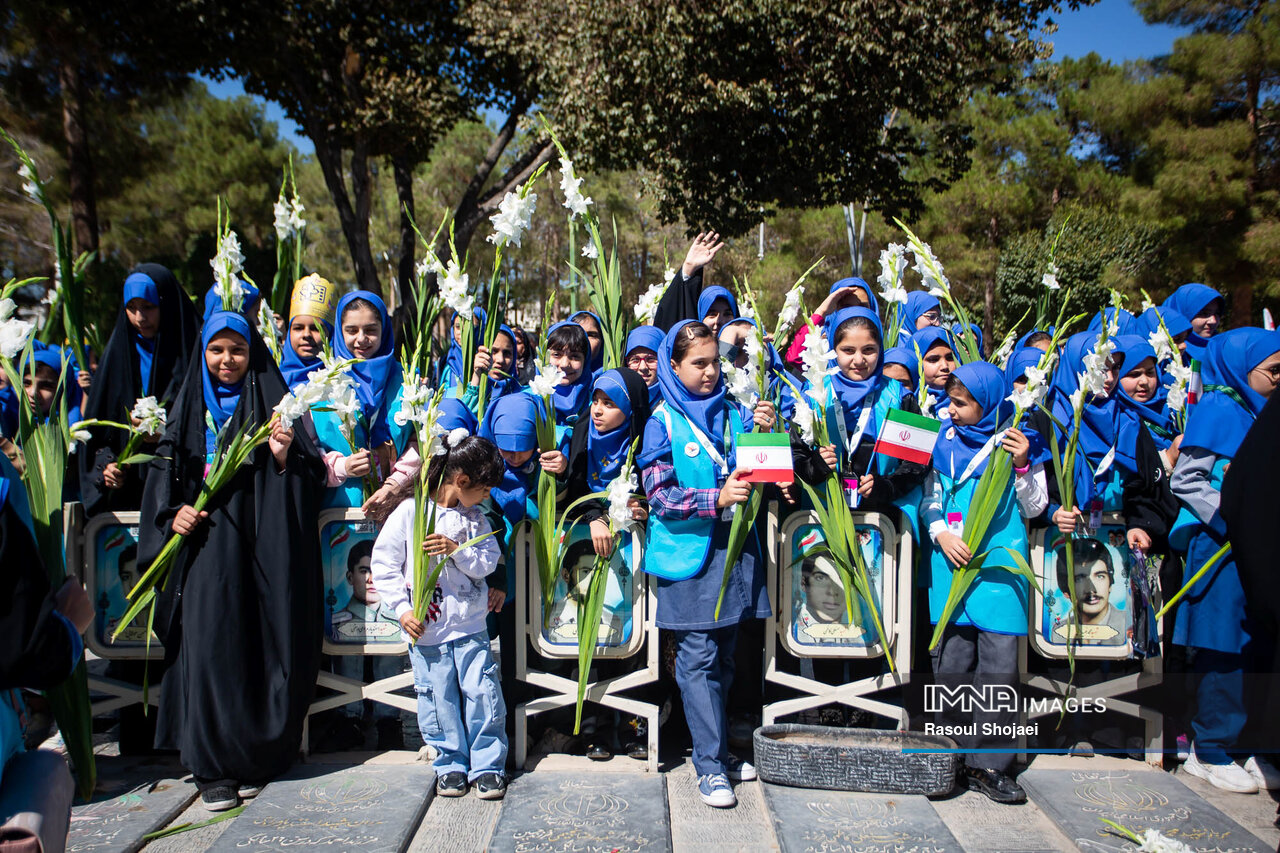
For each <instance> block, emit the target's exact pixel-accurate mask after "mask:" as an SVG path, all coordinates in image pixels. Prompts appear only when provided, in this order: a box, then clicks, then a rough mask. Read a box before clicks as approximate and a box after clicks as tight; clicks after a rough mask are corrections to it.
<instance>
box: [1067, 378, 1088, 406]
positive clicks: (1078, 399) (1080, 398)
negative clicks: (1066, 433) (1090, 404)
mask: <svg viewBox="0 0 1280 853" xmlns="http://www.w3.org/2000/svg"><path fill="white" fill-rule="evenodd" d="M1081 376H1083V374H1081ZM1084 391H1085V389H1084V388H1077V389H1076V390H1074V391H1072V392H1071V395H1070V396H1069V397H1068V399H1069V400H1070V401H1071V408H1072V409H1074V410H1075V411H1077V412H1079V411H1080V410H1082V409H1083V408H1084Z"/></svg>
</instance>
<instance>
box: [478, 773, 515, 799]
mask: <svg viewBox="0 0 1280 853" xmlns="http://www.w3.org/2000/svg"><path fill="white" fill-rule="evenodd" d="M475 785H476V796H477V797H479V798H480V799H482V800H500V799H502V798H503V796H505V795H506V793H507V780H506V777H504V776H503V775H502V774H501V773H481V774H480V775H479V776H477V777H476V782H475Z"/></svg>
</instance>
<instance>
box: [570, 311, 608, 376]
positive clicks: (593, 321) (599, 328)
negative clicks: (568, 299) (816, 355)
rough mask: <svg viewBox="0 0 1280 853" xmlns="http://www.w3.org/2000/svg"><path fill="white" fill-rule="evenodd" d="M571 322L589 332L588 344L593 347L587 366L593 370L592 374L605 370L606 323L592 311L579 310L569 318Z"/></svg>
mask: <svg viewBox="0 0 1280 853" xmlns="http://www.w3.org/2000/svg"><path fill="white" fill-rule="evenodd" d="M569 322H571V323H577V324H578V325H579V326H581V327H582V330H583V331H584V332H586V333H587V344H588V345H589V347H590V349H591V358H590V359H589V361H588V364H587V366H588V368H589V369H590V370H591V375H592V376H595V375H596V374H598V373H599V372H600V371H601V370H604V325H603V324H602V323H601V322H600V318H599V317H597V316H596V315H595V314H592V313H591V312H590V311H579V312H578V313H577V314H574V315H573V316H572V317H570V318H569Z"/></svg>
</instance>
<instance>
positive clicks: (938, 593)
mask: <svg viewBox="0 0 1280 853" xmlns="http://www.w3.org/2000/svg"><path fill="white" fill-rule="evenodd" d="M933 470H934V473H935V474H936V475H937V477H938V479H939V481H940V482H941V483H942V487H943V502H942V514H943V518H944V519H945V518H946V514H947V512H956V511H959V512H961V513H964V514H965V515H966V516H967V515H968V510H969V503H970V501H971V500H972V499H973V493H974V491H975V490H976V489H977V487H978V480H979V479H980V475H977V474H975V475H974V476H972V477H970V478H969V479H968V480H965V481H964V483H962V484H961V485H960V487H959V488H958V489H955V491H954V494H953V493H952V489H953V488H954V481H953V480H952V479H951V477H950V476H948V475H947V474H946V473H944V472H942V471H940V470H938V468H937V466H934V469H933ZM926 541H928V540H926ZM1000 545H1004V546H1005V547H1007V548H1010V549H1012V550H1013V551H1015V552H1017V553H1018V554H1020V555H1021V556H1022V557H1023V559H1028V548H1027V528H1026V525H1025V524H1024V523H1023V521H1022V515H1021V513H1020V512H1019V511H1018V501H1017V498H1016V497H1015V496H1014V493H1013V484H1012V482H1010V484H1009V487H1008V489H1007V491H1006V492H1005V496H1004V500H1003V501H1001V502H1000V507H999V508H998V509H997V510H996V513H995V517H994V518H993V519H992V520H991V524H990V526H988V528H987V535H986V538H985V539H984V540H983V542H982V544H981V545H980V546H979V547H978V548H975V549H974V554H975V555H977V554H981V553H982V552H983V551H986V550H988V549H991V548H996V547H998V546H1000ZM1014 565H1016V564H1015V563H1014V562H1013V558H1012V557H1010V556H1009V555H1008V554H1007V553H1005V552H1003V551H995V552H993V553H991V554H988V555H987V559H986V565H985V567H984V568H983V569H982V570H981V571H979V572H978V576H977V578H976V579H975V580H974V582H973V584H972V585H971V586H970V587H969V591H968V592H967V593H966V594H965V597H964V600H963V602H962V603H961V606H960V608H959V610H957V611H956V615H955V618H954V619H953V621H954V623H955V624H957V625H973V626H976V627H977V628H978V630H980V631H986V632H988V633H991V634H1014V635H1017V636H1022V635H1024V634H1026V633H1027V601H1028V588H1029V585H1028V584H1027V581H1026V579H1025V578H1022V577H1019V576H1018V575H1015V574H1013V573H1011V572H1006V571H1005V570H1003V569H1000V568H996V566H1014ZM929 571H930V581H929V620H930V621H931V622H932V623H934V624H937V622H938V619H939V618H941V616H942V608H943V607H944V606H945V605H946V603H947V593H949V592H950V591H951V576H952V574H953V569H952V566H951V563H950V562H949V561H948V560H947V558H946V556H944V555H943V553H942V550H941V549H940V548H938V546H937V545H931V546H930V548H929Z"/></svg>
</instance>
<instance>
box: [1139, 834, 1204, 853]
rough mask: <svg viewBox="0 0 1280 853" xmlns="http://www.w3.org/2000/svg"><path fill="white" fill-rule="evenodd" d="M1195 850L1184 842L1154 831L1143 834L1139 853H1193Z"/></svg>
mask: <svg viewBox="0 0 1280 853" xmlns="http://www.w3.org/2000/svg"><path fill="white" fill-rule="evenodd" d="M1192 850H1193V848H1192V847H1190V846H1189V845H1188V844H1186V843H1185V842H1183V841H1179V840H1178V839H1176V838H1170V837H1169V836H1167V835H1162V834H1161V833H1159V832H1158V831H1156V830H1154V829H1148V830H1146V831H1145V832H1143V833H1142V845H1141V846H1140V847H1138V853H1192Z"/></svg>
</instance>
